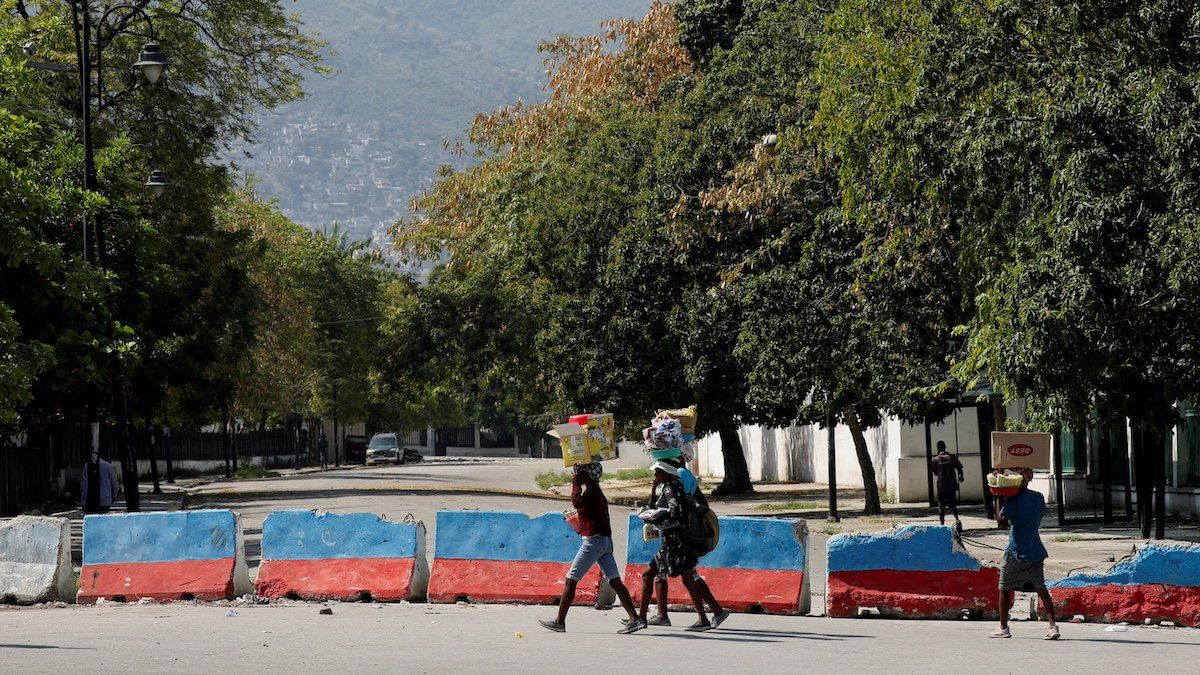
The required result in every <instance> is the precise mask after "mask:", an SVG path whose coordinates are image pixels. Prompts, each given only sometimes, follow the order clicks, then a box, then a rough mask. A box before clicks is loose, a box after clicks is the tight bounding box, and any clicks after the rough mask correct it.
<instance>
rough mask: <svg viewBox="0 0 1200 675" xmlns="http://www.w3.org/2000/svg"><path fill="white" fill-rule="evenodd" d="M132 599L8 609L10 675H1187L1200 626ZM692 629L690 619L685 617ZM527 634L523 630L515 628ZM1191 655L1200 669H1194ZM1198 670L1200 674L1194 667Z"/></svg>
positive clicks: (4, 625)
mask: <svg viewBox="0 0 1200 675" xmlns="http://www.w3.org/2000/svg"><path fill="white" fill-rule="evenodd" d="M319 609H320V607H319V606H316V605H305V604H298V605H290V606H260V607H240V608H238V609H237V611H238V612H239V616H237V617H232V618H227V617H226V616H225V613H226V611H227V608H226V607H217V606H188V605H163V606H146V607H139V606H121V607H71V608H66V609H41V608H25V609H18V610H8V611H0V635H2V637H0V663H3V669H4V670H5V671H7V672H30V673H34V672H46V673H51V672H54V673H61V672H121V671H129V670H133V669H137V670H139V671H144V672H181V673H195V672H252V671H261V672H271V673H285V672H290V673H296V672H344V671H358V672H362V671H375V670H384V669H386V670H397V671H401V670H402V671H405V672H454V673H468V672H469V673H484V672H487V673H491V672H496V671H500V670H510V671H519V672H521V673H561V672H572V673H576V672H577V673H591V672H603V673H611V672H622V671H623V672H642V673H648V672H669V671H678V672H692V671H696V672H705V673H769V672H802V671H803V672H889V673H890V672H900V673H907V672H921V673H928V672H933V671H948V670H956V671H969V672H979V673H1009V672H1016V671H1020V672H1053V673H1072V672H1080V673H1084V672H1086V673H1094V672H1154V671H1159V672H1183V671H1189V670H1192V669H1193V668H1194V663H1195V659H1196V655H1197V654H1200V631H1195V630H1190V629H1151V628H1141V627H1133V628H1131V629H1130V632H1127V633H1108V632H1105V631H1104V628H1103V627H1102V626H1098V625H1088V624H1082V625H1067V626H1065V627H1064V631H1063V634H1064V635H1063V640H1062V641H1060V642H1045V641H1042V640H1040V639H1038V638H1040V636H1041V634H1042V630H1043V626H1044V624H1036V623H1014V624H1013V633H1014V634H1015V636H1016V637H1015V638H1014V639H1012V640H992V639H988V638H987V633H988V631H990V630H991V629H992V625H991V624H986V623H982V622H958V621H940V622H925V621H881V620H866V619H841V620H838V619H823V618H812V617H777V616H763V615H734V616H733V617H732V618H730V619H729V621H728V622H727V623H726V624H725V627H723V628H722V629H721V630H718V631H713V632H711V633H706V634H700V635H697V634H691V633H685V632H684V631H683V629H682V628H678V627H676V628H669V629H651V630H648V631H645V632H643V633H640V634H637V635H632V636H624V635H617V634H616V633H615V630H616V629H617V627H618V624H617V619H618V616H619V614H618V613H617V612H612V611H609V612H597V611H594V610H590V609H586V608H575V609H574V610H572V613H571V614H570V616H569V617H568V628H569V630H570V632H569V633H567V634H565V635H559V634H553V633H549V632H547V631H545V630H544V629H542V628H541V627H539V626H538V625H537V623H536V619H537V618H539V617H543V616H546V615H547V614H548V613H549V608H546V607H509V606H478V605H474V606H457V605H409V604H399V605H380V606H378V607H376V606H372V605H368V604H340V605H335V606H334V607H333V608H332V609H333V612H334V613H333V615H332V616H321V615H319V614H318V611H319ZM674 616H675V617H676V618H677V620H678V623H679V624H680V625H683V624H684V623H685V622H686V620H687V618H686V617H684V616H683V615H681V614H676V615H674ZM517 633H522V634H523V635H524V637H517ZM1189 664H1192V665H1189ZM1192 672H1194V670H1192Z"/></svg>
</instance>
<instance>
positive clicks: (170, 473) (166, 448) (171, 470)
mask: <svg viewBox="0 0 1200 675" xmlns="http://www.w3.org/2000/svg"><path fill="white" fill-rule="evenodd" d="M162 432H163V433H162V439H163V456H164V457H165V458H166V460H167V483H168V484H170V485H174V484H175V466H174V465H173V464H172V462H171V423H170V422H169V421H167V393H166V388H165V387H164V388H163V400H162Z"/></svg>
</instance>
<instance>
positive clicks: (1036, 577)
mask: <svg viewBox="0 0 1200 675" xmlns="http://www.w3.org/2000/svg"><path fill="white" fill-rule="evenodd" d="M1017 471H1018V472H1019V473H1020V474H1021V477H1022V478H1023V479H1024V480H1023V481H1022V482H1021V488H1020V490H1019V491H1018V492H1017V494H1015V495H1013V496H1011V497H1009V498H1008V499H1006V500H1004V506H1003V507H1001V509H1000V517H1001V522H1007V523H1008V525H1009V531H1008V547H1007V548H1005V549H1004V566H1003V567H1001V568H1000V627H999V628H997V629H996V630H995V631H993V632H992V635H991V636H992V637H994V638H1010V637H1012V633H1011V632H1010V631H1009V629H1008V616H1009V612H1011V611H1012V606H1013V601H1014V600H1015V598H1016V592H1017V591H1023V592H1030V591H1035V592H1037V594H1038V597H1039V598H1041V600H1042V605H1043V606H1044V607H1045V608H1046V617H1047V618H1048V619H1049V621H1050V628H1049V629H1048V630H1047V631H1046V635H1045V636H1044V639H1046V640H1057V639H1058V638H1059V635H1060V633H1059V630H1058V624H1057V623H1055V621H1054V600H1053V599H1052V598H1051V597H1050V591H1048V590H1047V589H1046V572H1045V560H1046V558H1048V557H1049V554H1048V553H1047V552H1046V547H1045V546H1044V545H1043V544H1042V538H1041V535H1039V534H1038V530H1039V529H1040V528H1041V526H1042V517H1043V516H1045V515H1046V498H1045V497H1044V496H1043V495H1042V494H1041V493H1040V492H1035V491H1033V490H1030V489H1029V481H1031V480H1033V470H1032V469H1017Z"/></svg>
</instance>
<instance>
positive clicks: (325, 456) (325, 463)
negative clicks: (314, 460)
mask: <svg viewBox="0 0 1200 675" xmlns="http://www.w3.org/2000/svg"><path fill="white" fill-rule="evenodd" d="M317 452H319V453H320V454H321V468H322V469H328V468H329V439H328V438H326V437H325V434H321V440H320V441H319V442H318V443H317Z"/></svg>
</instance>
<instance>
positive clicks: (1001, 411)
mask: <svg viewBox="0 0 1200 675" xmlns="http://www.w3.org/2000/svg"><path fill="white" fill-rule="evenodd" d="M988 400H989V401H991V403H992V418H993V420H994V423H995V425H996V426H995V429H996V431H1004V430H1005V429H1007V428H1008V409H1007V408H1005V407H1004V399H1003V398H1001V397H999V396H989V397H988Z"/></svg>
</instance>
